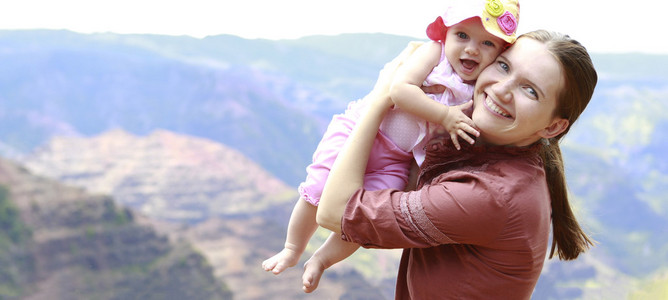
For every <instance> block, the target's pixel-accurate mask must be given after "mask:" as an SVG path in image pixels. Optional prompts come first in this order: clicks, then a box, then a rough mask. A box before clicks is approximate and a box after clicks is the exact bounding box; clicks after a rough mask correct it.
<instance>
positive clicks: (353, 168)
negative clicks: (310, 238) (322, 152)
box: [316, 43, 419, 233]
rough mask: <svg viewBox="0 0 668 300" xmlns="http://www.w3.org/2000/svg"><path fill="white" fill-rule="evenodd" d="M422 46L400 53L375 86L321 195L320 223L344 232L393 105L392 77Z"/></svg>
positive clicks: (318, 216) (414, 46) (386, 66)
mask: <svg viewBox="0 0 668 300" xmlns="http://www.w3.org/2000/svg"><path fill="white" fill-rule="evenodd" d="M418 46H419V43H410V44H409V45H408V47H406V49H404V51H403V52H402V53H401V54H399V56H397V57H396V58H395V59H394V60H392V61H391V62H390V63H388V64H386V65H385V67H384V68H383V70H382V71H381V72H380V75H379V76H378V81H377V82H376V85H375V86H374V89H373V90H372V91H371V93H369V95H367V96H366V99H365V100H364V101H369V102H370V103H371V104H370V105H369V107H368V109H367V111H366V112H365V114H364V115H363V116H362V117H361V118H360V121H359V123H357V125H356V126H355V128H354V129H353V131H352V133H351V134H350V137H348V140H347V141H346V144H345V145H344V147H343V149H342V150H341V152H340V153H339V155H338V156H337V158H336V162H335V163H334V165H333V166H332V170H330V172H329V177H328V178H327V182H326V183H325V187H324V189H323V192H322V195H321V197H320V204H319V205H318V213H317V216H316V220H317V222H318V224H320V226H322V227H325V228H327V229H329V230H331V231H334V232H336V233H341V217H342V216H343V213H344V210H345V207H346V204H347V203H348V200H349V199H350V196H352V195H353V193H354V192H355V191H357V190H358V189H359V188H361V187H362V186H363V183H364V173H365V170H366V165H367V161H368V160H369V153H370V152H371V147H372V146H373V141H374V139H375V137H376V134H377V133H378V127H379V126H380V123H381V122H382V120H383V117H384V116H385V113H386V112H387V110H388V109H389V108H390V107H391V106H392V105H393V103H392V101H391V100H390V85H391V83H392V78H393V77H394V74H395V72H396V70H397V68H398V67H399V66H400V65H401V64H402V63H403V61H404V60H405V59H406V58H407V57H408V56H410V55H411V54H412V53H413V52H414V51H415V49H416V48H417V47H418Z"/></svg>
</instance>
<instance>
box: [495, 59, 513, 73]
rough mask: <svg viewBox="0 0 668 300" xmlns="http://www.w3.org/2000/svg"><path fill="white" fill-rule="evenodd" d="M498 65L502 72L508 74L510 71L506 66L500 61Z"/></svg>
mask: <svg viewBox="0 0 668 300" xmlns="http://www.w3.org/2000/svg"><path fill="white" fill-rule="evenodd" d="M498 64H499V67H501V69H503V70H504V71H506V72H508V70H510V67H508V64H506V63H504V62H502V61H499V62H498Z"/></svg>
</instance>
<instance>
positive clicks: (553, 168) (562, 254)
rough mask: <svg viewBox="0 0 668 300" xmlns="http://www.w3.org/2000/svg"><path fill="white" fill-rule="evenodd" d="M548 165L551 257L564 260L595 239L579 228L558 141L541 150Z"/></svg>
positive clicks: (544, 161)
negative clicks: (569, 195)
mask: <svg viewBox="0 0 668 300" xmlns="http://www.w3.org/2000/svg"><path fill="white" fill-rule="evenodd" d="M540 155H541V158H542V159H543V164H544V168H545V175H546V179H547V187H548V190H549V192H550V199H551V203H552V249H551V250H550V258H552V257H553V256H554V251H555V250H557V255H558V256H559V259H561V260H572V259H576V258H577V257H578V255H580V253H583V252H585V251H586V250H587V249H589V247H590V246H593V244H594V242H593V241H592V240H591V239H590V238H589V237H588V236H587V234H586V233H585V232H584V231H583V230H582V228H580V225H579V224H578V221H577V219H576V218H575V215H574V214H573V210H572V209H571V205H570V203H569V202H568V189H567V187H566V177H565V174H564V161H563V158H562V155H561V149H560V148H559V143H558V141H557V140H552V141H551V142H547V143H546V145H545V146H543V148H542V150H541V153H540Z"/></svg>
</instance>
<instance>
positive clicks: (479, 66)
mask: <svg viewBox="0 0 668 300" xmlns="http://www.w3.org/2000/svg"><path fill="white" fill-rule="evenodd" d="M504 45H505V41H503V40H502V39H501V38H498V37H496V36H494V35H492V34H491V33H489V32H487V30H485V28H484V27H483V26H482V23H480V20H479V19H477V18H472V19H467V20H464V21H462V22H460V23H457V24H455V25H453V26H451V27H450V28H448V32H447V36H446V38H445V46H444V47H445V56H446V58H447V59H448V62H450V64H451V65H452V68H453V69H454V70H455V72H457V74H458V75H459V76H460V77H461V78H462V79H464V80H465V81H474V80H476V79H477V78H478V75H480V72H482V70H483V69H484V68H485V67H487V66H488V65H490V64H491V63H492V62H493V61H494V60H495V59H496V57H497V56H499V54H500V53H501V51H503V46H504Z"/></svg>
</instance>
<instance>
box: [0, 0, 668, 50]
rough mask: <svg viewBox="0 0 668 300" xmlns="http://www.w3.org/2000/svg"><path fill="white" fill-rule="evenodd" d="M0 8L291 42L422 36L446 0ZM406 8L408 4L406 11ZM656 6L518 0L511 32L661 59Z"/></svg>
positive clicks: (131, 2)
mask: <svg viewBox="0 0 668 300" xmlns="http://www.w3.org/2000/svg"><path fill="white" fill-rule="evenodd" d="M4 2H5V3H4V4H3V5H0V29H35V28H45V29H69V30H72V31H77V32H82V33H93V32H115V33H155V34H168V35H190V36H194V37H205V36H207V35H217V34H233V35H238V36H241V37H244V38H266V39H292V38H299V37H302V36H306V35H314V34H325V35H334V34H340V33H356V32H383V33H390V34H398V35H407V36H414V37H418V38H426V36H425V33H424V32H425V28H426V26H427V24H429V23H430V22H431V21H432V20H433V19H435V18H436V16H438V14H439V13H440V12H441V11H442V10H443V7H444V3H447V0H438V1H436V0H410V1H409V0H402V1H398V0H336V1H317V0H279V1H276V0H233V1H230V0H181V1H174V0H113V1H112V0H16V1H4ZM408 3H411V5H408ZM660 3H662V2H661V1H657V0H634V1H620V0H607V1H603V0H593V1H592V0H551V1H550V0H522V1H521V15H520V25H519V32H520V33H522V32H526V31H530V30H533V29H539V28H543V29H550V30H555V31H561V32H564V33H568V34H569V35H571V36H572V37H573V38H575V39H577V40H579V41H580V42H581V43H582V44H584V45H585V46H586V47H587V48H588V49H589V50H590V51H592V52H599V53H600V52H644V53H661V54H668V33H666V30H661V31H659V30H658V28H661V27H664V28H665V26H661V27H660V25H664V23H665V22H661V23H660V21H659V20H661V19H662V18H663V19H665V15H664V14H665V11H666V8H665V5H662V4H660Z"/></svg>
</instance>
